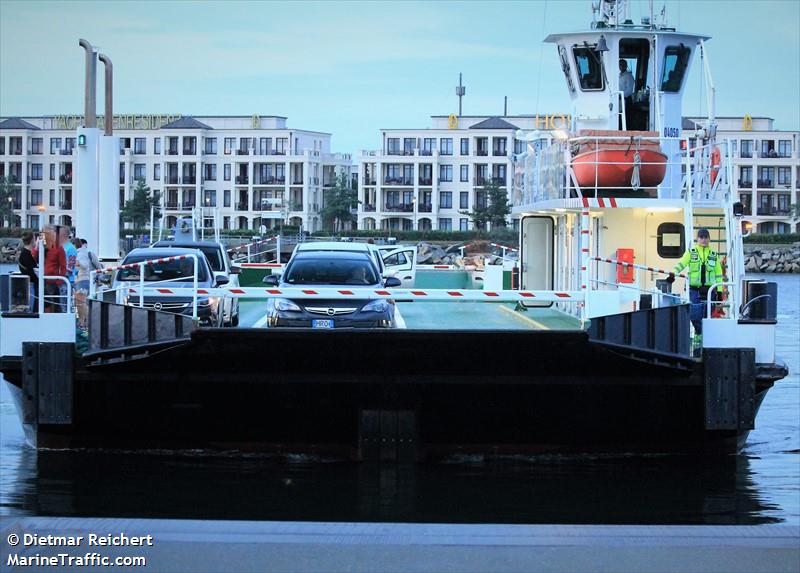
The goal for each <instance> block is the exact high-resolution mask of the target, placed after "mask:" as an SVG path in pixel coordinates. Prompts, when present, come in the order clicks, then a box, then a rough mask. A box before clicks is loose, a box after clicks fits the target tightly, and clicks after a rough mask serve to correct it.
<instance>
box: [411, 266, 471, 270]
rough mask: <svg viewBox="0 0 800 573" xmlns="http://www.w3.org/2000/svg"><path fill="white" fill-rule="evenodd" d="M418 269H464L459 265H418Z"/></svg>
mask: <svg viewBox="0 0 800 573" xmlns="http://www.w3.org/2000/svg"><path fill="white" fill-rule="evenodd" d="M417 270H418V271H460V270H463V269H462V268H461V267H459V266H457V265H417Z"/></svg>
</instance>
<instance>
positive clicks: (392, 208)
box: [383, 203, 414, 213]
mask: <svg viewBox="0 0 800 573" xmlns="http://www.w3.org/2000/svg"><path fill="white" fill-rule="evenodd" d="M383 210H384V211H387V212H389V213H413V212H414V204H413V203H397V204H396V205H385V206H384V207H383Z"/></svg>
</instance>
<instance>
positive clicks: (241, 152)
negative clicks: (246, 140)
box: [236, 149, 250, 155]
mask: <svg viewBox="0 0 800 573" xmlns="http://www.w3.org/2000/svg"><path fill="white" fill-rule="evenodd" d="M236 155H250V150H249V149H237V150H236Z"/></svg>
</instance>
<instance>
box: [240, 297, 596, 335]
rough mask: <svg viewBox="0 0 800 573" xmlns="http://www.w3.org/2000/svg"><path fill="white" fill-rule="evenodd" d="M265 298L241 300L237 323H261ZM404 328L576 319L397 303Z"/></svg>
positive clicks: (512, 325) (544, 311) (545, 325)
mask: <svg viewBox="0 0 800 573" xmlns="http://www.w3.org/2000/svg"><path fill="white" fill-rule="evenodd" d="M265 306H266V301H264V300H248V301H242V302H241V303H240V306H239V312H240V314H239V325H240V326H242V327H253V326H257V327H259V326H263V320H262V319H263V317H264V310H265ZM397 307H398V309H399V311H400V315H401V316H402V317H403V319H404V320H405V323H406V328H409V329H420V330H464V329H466V330H530V329H546V330H576V329H579V328H580V322H579V321H578V320H576V319H574V318H572V317H570V316H567V315H565V314H563V313H561V312H558V311H555V310H552V309H549V308H536V309H528V310H527V311H525V312H519V311H515V310H514V304H513V303H496V302H399V303H397Z"/></svg>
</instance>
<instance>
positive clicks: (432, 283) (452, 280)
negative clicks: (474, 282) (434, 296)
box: [414, 270, 470, 289]
mask: <svg viewBox="0 0 800 573" xmlns="http://www.w3.org/2000/svg"><path fill="white" fill-rule="evenodd" d="M469 285H470V280H469V273H468V272H467V271H457V270H452V271H417V275H416V278H415V279H414V288H457V289H465V288H470V286H469Z"/></svg>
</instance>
